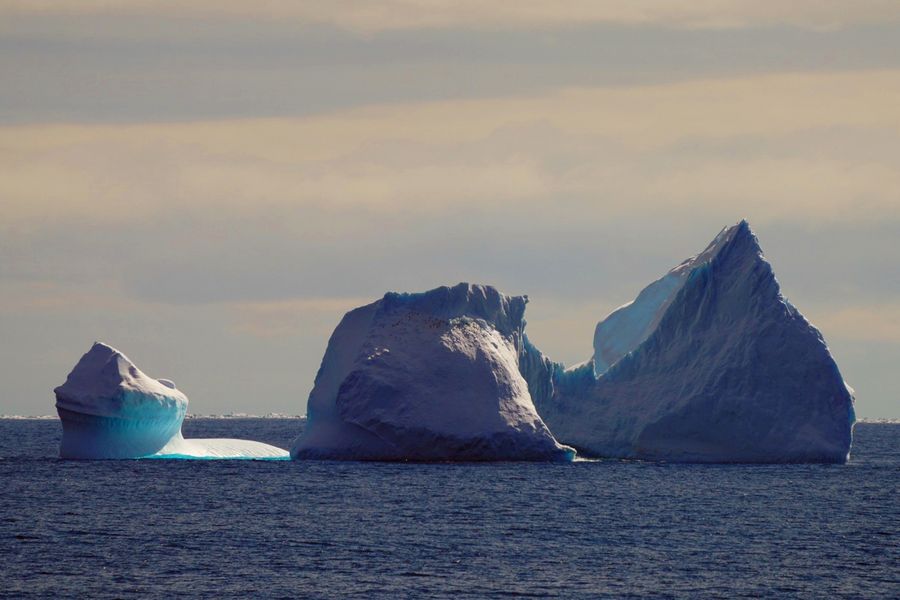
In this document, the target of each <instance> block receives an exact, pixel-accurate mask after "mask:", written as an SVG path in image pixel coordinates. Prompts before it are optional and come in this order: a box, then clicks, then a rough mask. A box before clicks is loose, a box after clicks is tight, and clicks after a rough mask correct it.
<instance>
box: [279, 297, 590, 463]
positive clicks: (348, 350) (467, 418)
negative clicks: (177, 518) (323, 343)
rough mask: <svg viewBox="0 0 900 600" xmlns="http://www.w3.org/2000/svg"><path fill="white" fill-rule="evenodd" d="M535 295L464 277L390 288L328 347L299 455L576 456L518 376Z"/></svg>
mask: <svg viewBox="0 0 900 600" xmlns="http://www.w3.org/2000/svg"><path fill="white" fill-rule="evenodd" d="M526 302H527V299H526V298H525V297H523V296H516V297H508V296H504V295H503V294H501V293H499V292H498V291H497V290H496V289H494V288H492V287H488V286H478V285H468V284H459V285H457V286H455V287H452V288H450V287H441V288H437V289H434V290H431V291H429V292H425V293H421V294H398V293H388V294H386V295H385V296H384V297H383V298H382V299H381V300H378V301H377V302H374V303H372V304H369V305H367V306H363V307H361V308H357V309H355V310H353V311H351V312H349V313H347V314H346V315H345V316H344V318H343V319H342V320H341V322H340V324H339V325H338V326H337V328H336V329H335V331H334V333H333V334H332V336H331V339H330V340H329V342H328V347H327V349H326V352H325V356H324V358H323V360H322V365H321V367H320V369H319V372H318V374H317V375H316V380H315V386H314V388H313V390H312V392H311V393H310V396H309V403H308V409H307V410H308V423H307V427H306V431H305V432H304V434H303V435H301V436H300V437H299V438H298V439H297V440H296V442H295V443H294V446H293V448H292V451H291V454H292V456H293V457H294V458H301V459H303V458H313V459H317V458H322V459H345V460H419V461H442V460H472V461H484V460H571V459H572V458H573V457H574V452H573V451H572V449H571V448H567V447H565V446H562V445H560V444H559V443H557V441H556V440H555V439H554V438H553V435H552V434H551V433H550V431H549V430H548V429H547V427H546V426H545V425H544V423H543V421H542V420H541V418H540V417H539V416H538V414H537V412H536V411H535V409H534V405H533V403H532V400H531V396H530V395H529V391H528V383H527V382H526V381H525V379H524V378H523V376H522V374H521V373H520V371H519V360H520V354H524V348H525V345H526V344H527V340H526V339H525V336H524V327H525V321H524V318H523V317H524V313H525V303H526Z"/></svg>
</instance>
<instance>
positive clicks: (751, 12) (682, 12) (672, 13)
mask: <svg viewBox="0 0 900 600" xmlns="http://www.w3.org/2000/svg"><path fill="white" fill-rule="evenodd" d="M3 13H5V14H6V15H7V16H21V15H84V14H87V15H108V14H124V15H134V16H141V17H148V16H158V17H168V18H182V19H185V18H187V19H197V18H222V17H227V18H236V19H238V18H239V19H257V20H289V21H295V22H297V23H302V24H314V25H322V24H327V25H334V26H337V27H341V28H345V29H350V30H354V31H361V32H376V31H383V30H390V29H433V28H448V27H469V28H534V27H540V28H545V27H566V26H571V25H576V24H584V23H612V24H621V25H631V26H643V25H663V26H668V27H681V28H709V29H728V28H738V27H752V26H772V25H792V26H797V27H804V28H812V29H834V28H840V27H846V26H848V25H853V24H858V23H884V22H891V21H897V20H898V14H897V10H896V4H895V3H893V2H892V1H891V0H858V1H857V2H853V3H852V4H849V3H847V2H843V1H840V0H795V1H794V2H790V3H775V2H758V1H753V0H706V1H703V2H699V1H696V0H676V1H673V0H635V1H632V2H615V1H612V0H606V1H590V0H575V1H569V2H566V3H564V4H560V3H558V2H550V1H547V0H521V1H519V2H515V3H500V2H480V1H477V0H441V1H429V0H386V1H381V2H374V1H361V0H350V1H345V2H328V1H324V0H310V1H305V2H291V1H289V0H260V1H257V2H254V3H252V4H248V3H246V2H241V1H238V0H216V1H214V2H213V1H208V0H207V1H200V2H190V3H184V2H174V1H171V0H168V1H150V0H80V1H76V2H72V1H68V0H12V1H9V0H8V1H7V2H4V3H3V5H0V14H3Z"/></svg>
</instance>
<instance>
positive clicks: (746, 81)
mask: <svg viewBox="0 0 900 600" xmlns="http://www.w3.org/2000/svg"><path fill="white" fill-rule="evenodd" d="M182 4H183V3H181V2H149V1H147V2H143V1H140V0H129V1H127V2H124V1H123V2H116V1H109V0H104V1H100V0H96V1H87V2H73V1H65V2H63V1H59V2H57V1H52V0H27V1H22V2H17V1H12V2H10V1H2V0H0V382H2V383H3V392H2V393H0V413H11V414H50V413H52V412H53V408H52V406H53V405H52V388H53V387H55V386H56V385H59V384H60V383H62V382H63V381H64V379H65V376H66V374H67V373H68V372H69V370H70V369H71V367H72V366H73V365H74V363H75V362H76V361H77V360H78V358H79V357H80V356H81V354H82V353H84V352H85V351H87V349H88V348H89V347H90V344H91V343H92V342H93V341H94V340H103V341H106V342H108V343H110V344H112V345H114V346H116V347H118V348H119V349H120V350H122V351H124V352H125V353H126V354H128V355H129V356H130V357H131V358H132V359H133V360H134V361H135V362H136V363H137V364H138V366H139V367H140V368H141V369H143V370H144V371H146V372H147V373H148V374H150V375H152V376H154V377H168V378H171V379H173V380H174V381H175V382H176V383H177V384H178V386H179V388H181V389H182V390H183V391H185V393H187V394H188V396H189V397H190V399H191V410H192V412H197V413H223V412H229V411H240V412H249V413H266V412H269V411H277V412H286V413H291V414H302V413H304V412H305V404H306V396H307V395H308V393H309V390H310V389H311V387H312V383H313V378H314V376H315V372H316V369H317V368H318V365H319V362H320V360H321V357H322V354H323V352H324V350H325V344H326V342H327V340H328V336H329V335H330V333H331V331H332V329H333V328H334V326H335V325H336V324H337V322H338V321H339V319H340V317H341V316H342V314H343V313H344V312H345V311H347V310H349V309H351V308H353V307H355V306H357V305H360V304H362V303H366V302H369V301H371V300H374V299H376V298H378V297H380V296H381V295H382V294H383V293H384V292H385V291H387V290H402V291H421V290H426V289H429V288H432V287H434V286H437V285H444V284H454V283H457V282H459V281H471V282H477V283H489V284H493V285H496V286H498V287H499V288H500V289H501V290H502V291H504V292H506V293H509V294H528V295H529V297H530V303H529V308H528V312H527V318H528V321H529V325H528V332H529V336H530V337H531V338H532V340H533V341H534V342H535V343H536V344H537V345H538V346H539V347H540V348H541V349H542V350H543V351H544V352H545V353H548V354H549V355H550V356H551V357H553V358H555V359H557V360H562V361H563V362H566V363H567V364H571V363H574V362H577V361H581V360H584V359H586V358H588V357H589V356H590V354H591V340H592V336H593V328H594V325H595V324H596V322H597V321H598V320H599V319H601V318H602V317H604V316H605V315H606V314H607V313H608V312H609V311H610V310H611V309H613V308H615V307H616V306H618V305H620V304H622V303H624V302H627V301H629V300H631V299H632V298H633V297H634V296H635V294H636V293H637V292H638V291H639V290H640V289H641V288H642V287H643V286H644V285H646V284H647V283H649V282H650V281H651V280H653V279H655V278H657V277H659V276H660V275H662V274H663V273H665V271H667V270H668V269H669V268H671V267H672V266H674V265H675V264H676V263H678V262H679V261H681V260H682V259H684V258H686V257H688V256H690V255H692V254H695V253H696V252H699V251H700V250H702V249H703V248H704V246H705V245H706V244H707V243H708V242H709V240H710V239H711V238H712V237H713V236H714V235H715V234H716V233H717V232H718V231H719V229H721V227H723V226H724V225H728V224H732V223H734V222H736V221H738V220H739V219H740V218H742V217H746V218H747V219H749V221H750V223H751V225H752V226H753V228H754V230H755V231H756V233H757V235H758V236H759V239H760V242H761V244H762V246H763V249H764V250H765V252H766V255H767V257H768V258H769V260H770V261H771V262H772V264H773V266H774V268H775V271H776V274H777V275H778V278H779V281H780V282H781V284H782V289H783V291H784V293H785V295H786V296H787V297H788V298H789V299H791V300H792V301H793V302H794V303H795V304H796V305H797V306H798V307H799V308H800V310H801V311H802V312H803V313H804V314H805V315H806V316H807V317H808V318H809V319H810V320H811V321H812V322H813V323H814V324H816V325H817V326H818V327H819V328H820V329H821V330H822V332H823V334H824V335H825V338H826V340H827V341H828V343H829V346H830V347H831V349H832V352H833V353H834V355H835V357H836V359H837V361H838V364H839V366H840V367H841V370H842V372H843V374H844V376H845V378H846V379H847V381H848V382H849V383H850V384H851V385H852V386H853V387H854V388H855V389H856V391H857V412H858V414H859V415H860V416H863V417H895V418H896V417H900V393H898V390H900V368H898V365H900V3H898V2H896V1H895V0H892V1H870V2H867V1H855V2H846V1H844V0H840V1H837V0H835V1H830V0H820V1H815V2H804V1H795V2H791V3H776V2H759V1H758V0H757V1H753V2H749V1H747V2H744V1H725V0H722V1H715V0H709V1H704V2H697V1H695V0H691V1H684V2H678V1H674V0H667V1H662V0H659V1H637V2H615V3H613V2H610V3H604V2H563V3H560V2H546V3H545V2H532V1H520V2H515V3H497V2H495V3H486V2H483V1H478V2H475V1H458V2H446V3H445V2H440V1H434V2H425V1H422V2H417V1H414V0H408V1H400V0H395V1H388V2H371V3H369V2H338V3H336V2H273V1H265V0H262V1H260V0H257V1H255V2H244V1H240V2H239V1H236V0H235V1H231V0H216V1H212V0H211V1H209V2H204V1H200V2H192V3H190V7H189V8H185V7H183V6H182ZM782 4H784V5H785V6H782ZM788 4H789V6H787V5H788ZM507 6H508V7H510V8H509V9H506V8H503V7H507Z"/></svg>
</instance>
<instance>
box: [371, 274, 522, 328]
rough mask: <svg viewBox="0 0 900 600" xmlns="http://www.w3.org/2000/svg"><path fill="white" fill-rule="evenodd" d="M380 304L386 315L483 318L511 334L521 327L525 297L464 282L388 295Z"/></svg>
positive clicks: (389, 293) (491, 287)
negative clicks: (411, 313) (400, 312)
mask: <svg viewBox="0 0 900 600" xmlns="http://www.w3.org/2000/svg"><path fill="white" fill-rule="evenodd" d="M380 303H381V307H380V309H381V310H382V311H385V312H390V311H394V310H398V309H407V310H412V311H415V312H421V313H426V314H430V315H432V316H434V317H436V318H440V319H455V318H459V317H472V318H478V319H483V320H485V321H488V322H489V323H492V324H493V325H494V326H495V327H497V329H498V330H499V331H500V332H501V333H504V334H510V333H512V332H515V331H518V330H519V329H520V328H521V327H522V324H523V319H524V315H525V305H526V304H527V303H528V297H527V296H507V295H505V294H503V293H501V292H500V291H498V290H497V288H495V287H493V286H490V285H480V284H471V283H465V282H463V283H458V284H456V285H454V286H453V287H449V286H441V287H437V288H434V289H432V290H428V291H427V292H421V293H398V292H388V293H387V294H385V295H384V298H382V300H381V301H380Z"/></svg>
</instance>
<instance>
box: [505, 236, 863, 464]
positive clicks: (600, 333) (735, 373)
mask: <svg viewBox="0 0 900 600" xmlns="http://www.w3.org/2000/svg"><path fill="white" fill-rule="evenodd" d="M521 365H522V371H523V374H524V375H525V377H526V379H527V380H528V381H529V382H530V387H531V391H532V396H533V397H534V401H535V404H536V406H537V409H538V412H539V413H540V415H541V416H542V417H543V419H544V421H545V422H546V423H547V425H548V426H549V427H550V429H551V430H552V431H553V433H554V435H556V436H557V438H558V439H559V440H560V441H562V442H563V443H566V444H571V445H572V446H574V447H576V448H577V449H578V450H579V451H583V452H585V453H587V454H590V455H594V456H603V457H619V458H641V459H652V460H671V461H685V462H759V463H769V462H775V463H780V462H844V461H846V459H847V457H848V453H849V449H850V444H851V434H852V428H853V423H854V411H853V398H852V393H851V390H850V389H849V388H848V386H847V385H846V384H845V383H844V381H843V379H842V377H841V374H840V372H839V371H838V367H837V365H836V364H835V362H834V360H833V358H832V357H831V354H830V353H829V350H828V347H827V346H826V344H825V341H824V339H823V338H822V335H821V334H820V333H819V331H818V330H817V329H816V328H815V327H813V326H812V325H811V324H810V323H809V322H808V321H807V320H806V319H805V318H804V317H803V315H801V314H800V312H799V311H798V310H797V309H796V308H795V307H794V306H793V305H791V304H790V302H788V301H787V300H786V299H785V298H784V297H783V296H782V295H781V292H780V289H779V285H778V282H777V281H776V279H775V275H774V273H773V271H772V268H771V266H770V265H769V263H768V262H767V261H766V260H765V259H764V258H763V254H762V251H761V250H760V247H759V244H758V242H757V239H756V236H754V235H753V233H752V232H751V230H750V227H749V225H748V224H747V222H746V221H742V222H740V223H738V224H737V225H734V226H732V227H728V228H725V229H724V230H723V231H722V232H721V233H720V234H719V235H718V236H716V238H715V239H714V240H713V241H712V243H711V244H710V245H709V246H708V247H707V248H706V249H705V250H704V251H703V252H701V253H700V254H698V255H697V256H695V257H693V258H691V259H689V260H687V261H685V262H683V263H681V264H680V265H678V266H677V267H675V268H674V269H672V270H671V271H670V272H669V273H667V274H666V275H665V276H663V277H662V278H661V279H659V280H657V281H655V282H653V283H652V284H650V285H649V286H647V287H646V288H645V289H644V290H643V291H642V292H641V293H640V294H638V296H637V298H636V299H635V300H634V301H633V302H631V303H629V304H627V305H625V306H623V307H621V308H619V309H617V310H616V311H614V312H613V313H612V314H610V315H609V316H608V317H607V318H606V319H604V320H603V321H601V322H600V323H599V324H598V325H597V328H596V331H595V335H594V356H593V358H592V359H591V360H590V361H588V362H586V363H584V364H582V365H579V366H577V367H575V368H573V369H570V370H568V371H563V369H562V367H561V365H558V364H554V363H552V362H550V361H548V360H547V359H545V358H543V357H542V356H541V355H540V353H539V352H537V351H536V350H535V349H534V348H533V347H531V348H530V356H529V353H528V352H526V353H525V360H523V361H521Z"/></svg>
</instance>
